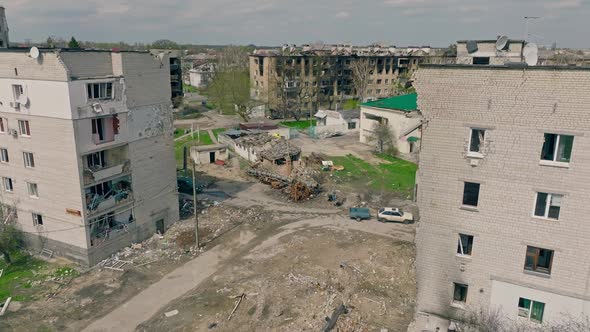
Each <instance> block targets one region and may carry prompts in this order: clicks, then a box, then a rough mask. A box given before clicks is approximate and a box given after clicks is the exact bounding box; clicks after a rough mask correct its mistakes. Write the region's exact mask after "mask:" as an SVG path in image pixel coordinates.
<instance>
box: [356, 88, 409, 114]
mask: <svg viewBox="0 0 590 332" xmlns="http://www.w3.org/2000/svg"><path fill="white" fill-rule="evenodd" d="M417 99H418V95H417V94H416V93H415V92H414V93H409V94H407V95H401V96H395V97H389V98H383V99H379V100H375V101H370V102H367V103H364V104H362V105H361V106H367V107H376V108H386V109H390V110H398V111H403V112H411V111H415V110H417V109H418V104H417V102H416V100H417Z"/></svg>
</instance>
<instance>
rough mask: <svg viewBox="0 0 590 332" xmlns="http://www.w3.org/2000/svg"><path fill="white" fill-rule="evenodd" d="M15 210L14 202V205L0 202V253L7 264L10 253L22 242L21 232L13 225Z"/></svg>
mask: <svg viewBox="0 0 590 332" xmlns="http://www.w3.org/2000/svg"><path fill="white" fill-rule="evenodd" d="M16 210H17V209H16V203H15V204H14V205H9V204H6V203H0V253H1V254H2V255H3V256H4V261H6V263H7V264H10V263H12V258H11V255H12V253H13V252H15V251H16V250H18V249H19V248H20V246H21V244H22V234H21V232H20V231H19V230H18V229H17V228H16V227H15V224H16V218H17V216H16Z"/></svg>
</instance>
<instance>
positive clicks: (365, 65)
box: [350, 58, 373, 103]
mask: <svg viewBox="0 0 590 332" xmlns="http://www.w3.org/2000/svg"><path fill="white" fill-rule="evenodd" d="M350 67H351V69H352V86H353V87H354V90H355V94H356V95H357V96H358V97H359V99H360V101H361V103H362V102H364V101H365V97H366V95H367V88H368V87H369V79H370V77H371V72H372V70H373V66H372V65H371V63H370V62H369V59H365V58H357V59H355V60H353V61H352V63H351V64H350Z"/></svg>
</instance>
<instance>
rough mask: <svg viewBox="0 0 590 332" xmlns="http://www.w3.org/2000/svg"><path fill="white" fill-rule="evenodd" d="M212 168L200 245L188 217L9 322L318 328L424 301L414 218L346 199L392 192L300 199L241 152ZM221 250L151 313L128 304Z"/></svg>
mask: <svg viewBox="0 0 590 332" xmlns="http://www.w3.org/2000/svg"><path fill="white" fill-rule="evenodd" d="M203 171H204V172H205V173H207V175H208V176H210V177H213V178H215V179H216V181H215V185H214V186H212V187H211V188H208V189H207V190H205V192H204V193H203V194H201V195H199V200H200V201H201V203H200V206H202V208H203V211H201V213H200V214H199V225H200V228H199V239H200V243H201V245H202V247H201V248H200V249H199V250H197V249H196V247H195V245H194V242H195V241H194V240H195V237H194V228H193V225H194V223H193V220H192V219H188V220H184V221H180V222H178V223H176V224H175V225H174V226H173V227H172V228H171V229H170V230H168V231H167V232H166V234H164V236H163V237H160V236H158V235H154V236H153V237H152V238H150V239H149V240H147V241H145V242H143V243H141V244H136V245H134V246H131V247H128V248H125V249H124V250H123V251H121V252H120V253H119V254H118V255H117V258H118V259H121V260H125V261H129V262H130V263H129V264H127V265H126V266H125V267H124V270H125V271H124V272H120V271H111V270H108V269H105V268H103V267H100V266H98V267H97V268H94V269H91V270H88V271H81V272H82V273H81V275H80V276H77V277H75V278H72V279H71V280H69V279H67V278H66V279H64V280H61V281H60V282H59V283H46V284H41V285H39V286H38V287H39V290H38V292H39V294H41V296H39V298H40V299H39V300H35V301H32V302H26V303H22V304H21V305H22V306H21V307H20V308H19V309H18V310H17V311H15V312H9V313H8V314H7V315H5V316H3V317H2V318H1V319H0V331H82V330H83V329H84V328H87V327H89V325H90V324H96V323H97V322H103V321H105V320H106V321H108V320H109V319H110V317H111V316H112V315H113V314H114V313H117V312H120V311H121V310H123V311H125V312H127V311H129V312H131V313H132V314H130V316H128V320H129V325H128V326H130V328H121V329H118V331H128V330H129V331H130V330H133V329H134V328H136V330H138V331H205V330H213V331H318V330H321V329H322V327H323V326H324V324H326V321H325V317H326V316H330V315H331V314H332V312H333V311H334V309H335V308H337V307H338V306H339V305H340V304H344V305H345V306H346V307H347V308H348V313H347V314H345V315H343V316H341V317H340V319H338V323H337V324H338V325H337V329H334V331H374V330H380V329H381V328H386V329H388V330H389V331H405V330H406V329H407V326H408V324H409V323H410V321H411V320H412V317H413V314H414V304H415V278H414V244H413V240H414V228H415V226H414V225H402V224H384V223H378V222H377V221H375V220H374V219H373V220H368V221H364V222H361V223H357V222H354V221H351V220H349V219H348V217H347V206H348V205H351V204H358V203H359V202H361V201H363V200H368V201H367V202H364V203H365V204H366V205H367V206H371V207H376V206H378V204H382V203H383V202H382V201H383V200H387V199H386V198H383V197H376V198H375V197H373V198H372V197H366V196H363V195H359V193H357V192H355V193H351V192H339V195H342V196H346V197H347V200H346V205H343V206H341V207H335V206H334V205H333V204H332V203H329V202H328V201H327V199H326V194H325V193H322V194H321V195H320V197H315V198H312V199H310V200H307V201H304V202H301V203H293V202H289V201H288V200H287V199H286V197H285V196H284V195H282V194H280V193H279V192H277V191H275V190H273V189H271V188H270V187H269V186H266V185H264V184H261V183H258V182H256V181H255V180H253V179H252V178H248V177H247V176H244V173H243V171H242V170H240V165H239V163H237V162H234V163H231V164H230V166H229V167H219V166H210V167H208V168H203ZM332 189H334V190H337V189H338V188H330V190H332ZM360 189H362V188H359V192H360V191H362V190H360ZM394 203H395V204H396V205H398V206H401V207H407V208H409V209H412V208H413V207H412V204H411V202H407V201H395V202H394ZM216 250H218V251H220V252H223V253H224V254H223V255H218V256H219V257H217V256H216V257H215V260H216V261H215V264H213V265H211V266H212V269H213V270H212V271H210V272H211V273H210V274H208V276H207V277H206V278H204V279H203V280H202V281H199V282H198V283H195V284H194V285H193V284H190V283H189V284H186V285H184V286H185V287H186V288H187V289H186V291H188V292H186V294H184V295H182V296H180V297H176V298H175V297H171V298H170V299H169V300H168V298H167V297H166V295H167V290H166V289H161V291H160V290H158V291H159V292H160V293H161V297H160V296H155V297H154V299H153V301H154V303H155V304H154V306H153V308H151V309H153V312H154V313H155V314H153V315H152V314H150V315H151V318H150V315H148V316H146V317H145V318H142V317H143V316H141V315H137V316H134V315H133V308H129V307H128V306H127V305H126V304H128V303H131V302H130V301H132V300H133V299H134V298H137V297H138V296H139V295H140V294H142V293H144V292H145V291H146V290H147V289H148V288H150V286H152V285H155V284H157V283H159V282H162V281H165V280H167V279H168V278H170V276H171V274H173V273H178V272H177V271H179V270H180V269H181V268H182V267H183V266H186V265H188V264H191V263H192V264H196V265H195V266H197V267H198V266H199V265H198V260H199V259H200V257H201V256H202V255H204V253H207V252H215V251H216ZM191 273H195V274H198V273H200V271H199V270H198V268H196V270H195V271H194V272H191ZM241 294H245V297H244V298H243V300H242V301H241V302H240V304H239V306H238V307H237V308H236V310H235V313H234V314H233V315H232V317H231V319H229V320H228V316H229V315H230V313H231V312H232V309H233V308H234V306H235V305H236V301H238V299H236V298H235V296H239V295H241ZM164 299H166V300H164ZM169 301H171V302H169ZM168 302H169V303H168ZM150 305H151V304H150ZM174 310H178V313H177V314H176V315H172V316H171V317H167V316H166V315H165V313H169V312H171V311H174ZM135 322H136V323H135ZM99 325H100V324H99ZM106 330H109V329H106ZM110 330H112V329H110ZM93 331H94V330H93Z"/></svg>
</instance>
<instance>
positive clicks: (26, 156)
mask: <svg viewBox="0 0 590 332" xmlns="http://www.w3.org/2000/svg"><path fill="white" fill-rule="evenodd" d="M23 160H24V162H25V167H27V168H33V167H35V158H34V157H33V154H32V153H31V152H23Z"/></svg>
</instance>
